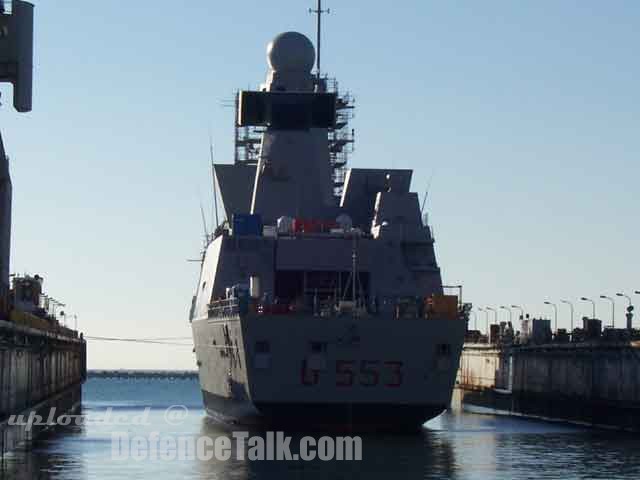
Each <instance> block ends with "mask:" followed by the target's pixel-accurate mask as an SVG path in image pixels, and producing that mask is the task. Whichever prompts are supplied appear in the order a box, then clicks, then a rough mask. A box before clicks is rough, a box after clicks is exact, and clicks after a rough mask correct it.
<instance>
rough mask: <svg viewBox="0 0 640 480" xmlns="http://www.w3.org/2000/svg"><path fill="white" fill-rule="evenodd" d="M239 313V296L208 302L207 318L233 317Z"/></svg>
mask: <svg viewBox="0 0 640 480" xmlns="http://www.w3.org/2000/svg"><path fill="white" fill-rule="evenodd" d="M239 314H240V299H239V298H236V297H234V298H224V299H221V300H215V301H213V302H211V303H210V304H209V318H212V317H233V316H237V315H239Z"/></svg>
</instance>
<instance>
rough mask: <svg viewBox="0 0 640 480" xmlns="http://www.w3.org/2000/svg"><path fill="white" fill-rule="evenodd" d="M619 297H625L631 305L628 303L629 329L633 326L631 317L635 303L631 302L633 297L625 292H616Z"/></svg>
mask: <svg viewBox="0 0 640 480" xmlns="http://www.w3.org/2000/svg"><path fill="white" fill-rule="evenodd" d="M616 296H617V297H624V298H626V299H627V302H629V305H627V329H628V330H631V328H632V326H631V319H632V318H633V313H632V312H633V305H632V302H631V297H630V296H629V295H625V294H624V293H616Z"/></svg>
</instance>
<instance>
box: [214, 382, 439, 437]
mask: <svg viewBox="0 0 640 480" xmlns="http://www.w3.org/2000/svg"><path fill="white" fill-rule="evenodd" d="M202 396H203V399H204V404H205V407H206V410H207V413H208V414H209V415H210V416H211V417H212V418H213V419H214V420H217V421H220V422H222V423H228V424H233V425H246V426H251V427H260V428H268V429H283V428H284V429H287V430H301V429H303V430H305V431H308V430H311V431H317V430H321V431H337V432H372V431H376V432H380V431H385V432H416V431H419V430H420V429H421V428H422V425H423V424H424V423H425V422H427V421H429V420H431V419H432V418H435V417H437V416H438V415H440V414H441V413H442V412H443V411H445V410H446V406H445V405H400V404H387V403H375V404H374V403H357V404H355V403H256V404H253V403H251V402H249V401H235V400H232V399H230V398H225V397H221V396H219V395H214V394H212V393H209V392H207V391H204V390H203V391H202Z"/></svg>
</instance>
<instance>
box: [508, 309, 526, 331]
mask: <svg viewBox="0 0 640 480" xmlns="http://www.w3.org/2000/svg"><path fill="white" fill-rule="evenodd" d="M511 308H517V309H518V310H520V328H522V321H523V320H524V308H522V307H521V306H520V305H511Z"/></svg>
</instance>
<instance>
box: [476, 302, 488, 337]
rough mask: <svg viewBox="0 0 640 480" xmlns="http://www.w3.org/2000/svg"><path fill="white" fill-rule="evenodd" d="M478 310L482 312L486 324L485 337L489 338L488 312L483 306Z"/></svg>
mask: <svg viewBox="0 0 640 480" xmlns="http://www.w3.org/2000/svg"><path fill="white" fill-rule="evenodd" d="M478 311H479V312H483V313H484V320H485V323H486V325H487V338H489V312H487V310H485V309H484V308H479V309H478Z"/></svg>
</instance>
